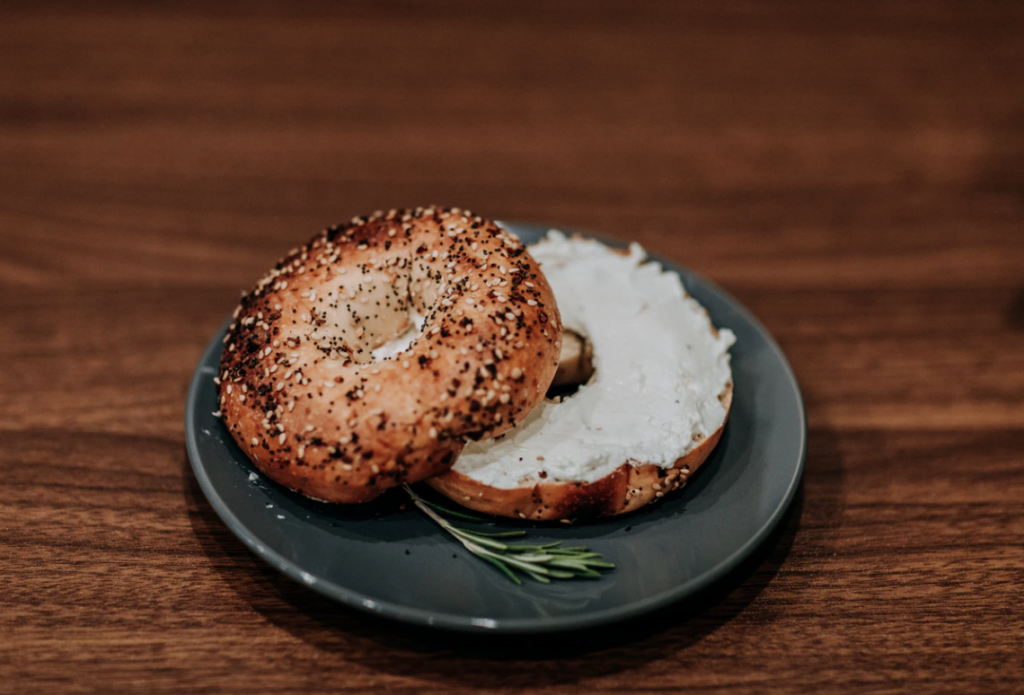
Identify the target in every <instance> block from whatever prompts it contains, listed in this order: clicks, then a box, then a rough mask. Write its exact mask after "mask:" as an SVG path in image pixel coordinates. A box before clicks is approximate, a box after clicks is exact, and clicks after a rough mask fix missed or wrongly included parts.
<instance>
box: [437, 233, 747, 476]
mask: <svg viewBox="0 0 1024 695" xmlns="http://www.w3.org/2000/svg"><path fill="white" fill-rule="evenodd" d="M529 250H530V254H531V255H532V256H533V257H534V258H535V259H536V260H537V262H538V263H540V266H541V269H542V270H543V271H544V275H545V277H546V278H547V279H548V282H549V283H550V284H551V287H552V289H553V290H554V293H555V300H556V301H557V302H558V309H559V312H560V313H561V316H562V322H563V324H564V325H565V327H566V328H570V329H572V330H575V331H576V332H578V333H580V334H582V335H584V336H586V337H587V339H588V340H589V341H590V342H591V344H592V346H593V350H594V367H595V373H594V377H593V378H592V379H591V382H590V383H588V384H586V385H584V386H581V387H580V389H579V391H578V392H577V393H575V394H574V395H572V396H570V397H569V398H567V399H565V400H564V401H562V402H561V403H555V402H553V401H544V402H543V403H541V404H540V405H538V406H537V407H536V408H534V410H533V411H532V412H531V413H530V414H529V415H528V416H527V417H526V419H525V420H524V421H523V422H522V423H520V424H519V425H518V426H517V427H516V428H514V429H513V430H511V431H510V432H508V433H507V434H505V435H504V436H502V437H500V438H498V439H492V440H488V441H484V442H470V443H469V444H468V445H467V446H466V448H465V449H464V450H463V452H462V455H461V456H460V457H459V459H458V460H457V461H456V463H455V466H454V470H456V471H458V472H459V473H462V474H464V475H467V476H469V477H471V478H473V479H474V480H477V481H480V482H482V483H484V484H486V485H490V486H493V487H498V488H514V487H521V486H523V485H526V484H533V483H536V482H540V481H541V480H544V481H545V482H559V481H581V482H594V481H596V480H599V479H600V478H603V477H604V476H606V475H608V474H609V473H611V472H612V471H614V470H615V469H616V468H618V467H619V466H621V465H622V464H623V463H626V462H630V463H633V464H637V463H653V464H657V465H659V466H662V467H669V466H671V465H672V464H673V463H675V461H676V460H677V459H678V458H679V457H680V456H683V455H685V454H686V453H687V452H689V451H690V450H692V449H693V448H694V447H695V446H697V443H696V442H695V441H694V435H697V434H698V433H699V434H700V435H704V436H707V435H710V434H711V433H713V432H714V431H716V430H717V429H718V428H719V427H721V426H722V423H723V422H724V420H725V415H726V412H725V409H724V408H723V406H722V404H721V403H720V402H719V400H718V396H719V394H720V393H722V391H723V390H724V388H725V386H726V384H727V383H728V382H729V381H730V380H731V379H732V372H731V370H730V368H729V353H728V349H729V346H730V345H732V344H733V343H734V342H735V336H734V335H733V334H732V332H731V331H729V330H726V329H721V330H720V331H719V333H718V336H717V337H716V336H715V335H714V333H713V332H712V325H711V321H710V319H709V318H708V316H707V314H706V313H705V312H704V310H703V308H702V307H701V306H700V305H699V304H698V303H697V302H696V300H694V299H692V298H690V297H689V296H687V295H686V293H685V292H684V290H683V285H682V282H681V281H680V279H679V276H678V275H676V274H675V273H668V272H664V271H663V270H662V268H661V266H660V265H658V264H657V263H653V262H645V260H646V257H647V254H646V253H645V252H644V250H643V249H642V248H640V246H638V245H636V244H633V245H632V246H631V247H630V249H629V255H623V254H621V253H616V252H615V251H613V250H611V249H610V248H608V247H607V246H604V245H603V244H601V243H600V242H597V241H593V240H583V239H571V238H569V237H567V236H565V235H564V234H562V233H561V232H558V231H556V230H551V231H550V232H549V233H548V236H547V238H545V239H544V240H542V241H541V242H539V243H537V244H534V245H533V246H531V247H530V249H529Z"/></svg>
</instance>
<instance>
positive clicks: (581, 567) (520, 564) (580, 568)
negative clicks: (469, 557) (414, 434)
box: [404, 485, 615, 584]
mask: <svg viewBox="0 0 1024 695" xmlns="http://www.w3.org/2000/svg"><path fill="white" fill-rule="evenodd" d="M404 487H405V491H406V493H408V495H409V497H410V498H411V499H412V501H413V503H414V504H415V505H416V507H417V508H418V509H419V510H420V511H421V512H423V513H424V514H426V515H427V516H428V517H430V518H431V519H432V520H433V521H434V522H435V523H436V524H437V525H438V526H440V527H441V528H443V529H444V530H445V531H447V532H448V533H449V534H451V535H452V536H454V537H455V539H456V540H458V541H459V542H460V543H462V545H463V547H465V548H466V550H468V551H469V552H471V553H473V554H474V555H476V556H477V557H479V558H481V559H482V560H486V561H487V562H489V563H491V564H492V565H494V566H495V567H497V568H498V570H500V571H501V573H502V574H504V575H505V576H506V577H508V578H509V579H511V580H512V581H514V582H515V583H516V584H522V583H523V582H522V580H521V579H520V578H519V576H518V575H517V574H516V573H515V572H514V571H513V570H519V571H520V572H522V573H523V574H525V575H526V576H528V577H531V578H533V579H535V580H536V581H538V582H543V583H545V584H548V583H550V582H551V580H552V579H575V578H587V579H595V578H597V577H600V576H601V574H600V572H599V570H610V569H614V568H615V565H613V564H612V563H610V562H608V561H607V560H605V559H604V558H603V557H602V556H601V554H600V553H595V552H592V551H591V550H589V549H588V548H587V547H586V546H577V547H573V548H563V547H562V544H561V542H557V543H545V544H543V545H509V544H507V543H503V542H501V541H500V540H497V539H499V538H522V537H523V536H525V535H526V531H499V532H496V533H485V532H483V531H473V530H470V529H465V528H460V527H458V526H453V525H452V524H451V522H449V521H448V520H447V519H445V518H444V517H442V516H441V514H447V515H449V516H453V517H456V518H459V519H466V520H468V521H475V522H481V521H485V519H484V518H482V517H478V516H474V515H471V514H465V513H463V512H459V511H456V510H454V509H449V508H447V507H445V506H443V505H440V504H437V503H436V502H429V501H427V500H425V499H423V498H422V497H420V496H419V495H417V494H416V493H415V492H413V490H412V488H411V487H409V486H408V485H405V486H404ZM439 512H440V513H439Z"/></svg>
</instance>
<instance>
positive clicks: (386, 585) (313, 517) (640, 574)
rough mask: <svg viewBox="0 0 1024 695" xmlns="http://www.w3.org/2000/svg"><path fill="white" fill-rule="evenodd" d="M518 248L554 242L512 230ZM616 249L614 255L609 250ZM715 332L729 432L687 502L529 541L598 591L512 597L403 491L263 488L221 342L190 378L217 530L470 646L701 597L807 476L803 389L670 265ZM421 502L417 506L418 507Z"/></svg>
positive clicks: (535, 590) (574, 584)
mask: <svg viewBox="0 0 1024 695" xmlns="http://www.w3.org/2000/svg"><path fill="white" fill-rule="evenodd" d="M506 226H507V227H508V228H510V229H511V230H513V231H514V232H516V233H517V234H518V235H519V237H520V238H521V239H522V240H523V241H524V242H526V243H531V242H534V241H536V240H537V239H539V238H540V237H541V236H542V235H543V234H544V233H545V232H546V230H547V229H548V227H542V226H538V225H523V224H507V225H506ZM610 243H614V242H610ZM656 260H659V261H660V262H661V263H662V264H663V265H664V267H665V268H666V269H668V270H671V271H674V272H676V273H679V275H680V276H681V277H682V279H683V284H684V286H685V287H686V289H687V291H689V292H690V293H691V294H692V295H693V296H694V297H696V299H697V300H698V301H700V302H701V304H703V305H704V306H705V307H706V308H707V310H708V312H709V313H710V314H711V318H712V320H713V321H714V323H715V324H716V325H718V326H723V327H727V328H730V329H732V330H733V331H734V332H735V333H736V345H735V346H734V347H733V348H732V350H731V353H732V369H733V377H734V381H735V395H734V398H733V405H732V413H731V415H730V418H729V424H728V425H727V426H726V429H725V433H724V435H723V437H722V440H721V443H720V444H719V445H718V448H717V449H716V450H715V452H714V453H713V454H712V456H711V458H710V459H709V460H708V462H707V463H706V464H705V465H704V466H703V467H702V468H701V469H700V471H699V472H698V473H697V474H696V475H695V476H694V479H693V480H692V481H691V482H690V484H689V485H688V486H687V487H685V488H684V489H683V490H682V491H681V492H679V493H676V494H675V495H671V496H669V497H667V498H665V500H664V501H663V502H661V503H659V504H655V505H650V506H648V507H645V508H643V509H641V510H639V511H638V512H636V513H634V514H631V515H627V516H625V517H619V518H615V519H612V520H608V521H602V522H597V523H592V524H585V525H584V524H580V525H576V526H572V527H566V526H555V527H551V526H542V525H537V526H536V527H531V526H529V525H528V524H518V523H515V522H512V521H504V520H502V521H498V522H497V525H498V526H510V527H520V526H528V527H529V528H530V536H531V539H536V540H535V542H538V543H546V542H552V541H564V542H566V543H567V544H568V545H581V544H585V545H589V546H591V547H592V548H593V549H594V550H597V551H599V552H601V553H603V554H604V555H605V557H607V558H608V559H609V560H611V561H612V562H614V563H615V564H616V566H617V568H616V569H615V570H614V571H612V572H609V573H607V574H605V575H604V576H602V577H601V579H595V580H576V581H567V582H560V583H553V584H550V585H545V584H539V583H537V582H533V581H530V580H528V579H527V580H525V581H524V584H523V586H521V587H520V586H516V585H514V584H513V583H512V582H510V581H509V580H508V579H507V578H505V577H504V576H502V575H501V574H499V573H498V572H497V571H496V570H495V569H494V568H493V567H491V566H490V565H487V564H485V563H484V562H482V561H480V560H478V559H476V558H474V557H473V556H472V555H470V554H469V553H468V552H466V551H465V550H464V549H463V548H462V547H461V546H459V545H458V544H456V543H455V542H454V541H453V540H451V539H450V538H449V537H448V536H447V535H446V534H445V533H444V532H443V531H441V530H440V529H439V528H438V527H437V526H435V525H434V524H433V523H431V522H430V521H429V520H428V519H426V518H425V517H424V516H423V515H422V514H420V513H419V512H417V511H415V510H414V509H412V508H410V509H407V510H401V509H399V505H400V504H401V503H402V502H403V501H404V499H403V497H404V495H403V493H402V492H401V491H393V492H390V493H388V494H386V495H383V496H382V497H381V498H380V499H379V500H378V501H375V502H372V503H370V504H367V505H360V506H357V507H354V508H353V507H344V506H340V505H331V504H323V503H320V502H314V501H312V500H309V499H306V498H304V497H302V496H300V495H296V494H294V493H292V492H289V491H288V490H285V489H283V488H281V487H279V486H278V485H276V484H274V483H273V482H271V481H270V480H269V479H267V478H266V477H264V476H262V475H261V474H259V473H257V472H256V470H255V468H254V467H253V466H252V464H250V463H249V461H248V459H247V458H246V457H245V455H244V454H243V453H242V452H241V451H240V450H239V449H238V448H237V447H236V446H235V444H234V442H233V441H232V439H231V437H230V435H229V434H228V432H227V430H226V428H225V427H224V426H223V424H222V423H221V421H220V420H219V419H218V418H216V417H214V416H213V414H212V413H213V411H214V410H216V409H217V401H216V392H215V388H214V384H213V377H214V376H215V375H216V370H217V365H218V363H219V359H220V352H221V338H222V337H223V335H224V333H223V331H224V329H226V324H225V326H224V327H222V330H221V332H219V333H218V334H217V335H216V336H214V338H213V340H212V341H211V342H210V345H209V347H208V348H207V349H206V352H205V353H204V354H203V358H202V361H201V362H200V363H199V366H198V368H197V369H196V372H195V375H194V377H193V379H192V385H191V389H190V391H189V396H188V405H187V411H186V413H185V431H186V438H187V443H188V453H189V456H190V457H191V459H192V467H193V469H194V470H195V474H196V478H197V479H198V480H199V484H200V486H201V487H202V489H203V492H204V493H205V494H206V497H207V499H209V501H210V504H211V505H212V506H213V508H214V510H216V512H217V514H219V515H220V517H221V519H223V520H224V523H226V524H227V525H228V527H229V528H230V529H231V530H232V531H233V532H234V533H235V535H237V536H238V537H239V538H240V539H241V540H242V541H243V542H244V543H245V544H246V545H247V546H249V548H250V549H252V551H253V552H254V553H256V554H257V555H259V556H260V557H261V558H263V559H264V560H266V561H267V562H269V563H270V564H271V565H273V566H274V567H276V568H278V569H279V570H281V571H282V572H284V573H285V574H286V575H288V576H289V577H291V578H292V579H294V580H296V581H298V582H301V583H303V584H305V585H307V586H308V587H309V588H310V589H312V590H314V591H318V592H320V593H322V594H324V595H326V596H329V597H331V598H333V599H335V600H337V601H340V602H341V603H343V604H345V605H348V606H352V607H353V608H357V609H360V610H364V611H368V612H370V613H375V614H377V615H381V616H385V617H388V618H394V619H397V620H402V621H406V622H410V623H416V624H420V625H429V626H435V627H440V628H447V629H452V630H462V631H472V632H510V633H511V632H516V633H530V632H554V631H559V630H570V629H578V628H583V627H589V626H594V625H598V624H602V623H608V622H612V621H615V620H620V619H623V618H627V617H632V616H636V615H639V614H641V613H644V612H647V611H651V610H653V609H655V608H658V607H660V606H663V605H665V604H668V603H670V602H673V601H677V600H679V599H681V598H683V597H684V596H688V595H690V594H692V593H694V592H696V591H697V590H699V589H702V588H704V587H705V586H707V585H708V584H710V583H711V582H714V581H715V580H716V579H718V578H719V577H722V576H723V575H724V574H725V573H726V572H728V571H729V570H730V569H732V568H733V567H735V566H736V565H738V564H739V563H740V561H741V560H743V559H744V558H745V557H746V556H747V555H749V554H750V553H751V552H752V551H753V550H754V549H755V548H756V547H757V546H758V545H759V543H760V542H761V541H763V540H764V539H765V538H766V537H767V536H768V534H769V532H770V531H771V530H772V528H773V527H774V526H775V525H776V524H777V523H778V521H779V520H780V519H781V518H782V516H783V513H784V512H785V510H786V508H787V507H788V505H789V503H790V502H791V501H792V499H793V495H794V493H795V492H796V489H797V484H798V483H799V480H800V474H801V471H802V470H803V461H804V448H805V440H806V424H805V420H804V409H803V403H802V401H801V397H800V390H799V387H798V386H797V383H796V379H795V378H794V376H793V372H792V370H791V369H790V367H789V364H788V363H787V362H786V358H785V357H784V356H783V355H782V352H781V351H780V350H779V347H778V346H777V345H776V344H775V342H774V341H773V340H772V338H771V337H770V336H769V335H768V333H767V332H766V331H765V329H764V328H763V327H762V326H761V325H760V324H759V323H758V322H757V320H756V319H754V317H753V316H751V315H750V314H749V313H748V312H747V311H746V310H745V309H744V308H743V307H741V306H740V305H739V304H738V303H737V302H736V301H735V300H733V299H732V298H731V297H729V296H728V295H727V294H725V293H724V292H723V291H722V290H720V289H718V288H717V287H715V286H714V285H712V284H710V283H708V282H707V281H705V280H703V279H701V278H700V277H698V276H696V275H694V274H692V273H690V272H689V271H687V270H686V269H685V268H682V267H680V266H678V265H676V264H674V263H671V262H667V261H664V260H661V259H656ZM424 494H426V493H424Z"/></svg>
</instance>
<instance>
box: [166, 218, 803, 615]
mask: <svg viewBox="0 0 1024 695" xmlns="http://www.w3.org/2000/svg"><path fill="white" fill-rule="evenodd" d="M502 224H505V225H508V226H509V227H511V228H512V231H515V228H516V227H521V228H529V229H534V230H549V229H560V230H562V231H563V232H565V233H568V234H573V233H575V234H580V235H583V236H587V237H590V238H593V239H597V240H598V241H601V242H603V243H608V244H609V245H615V246H620V247H621V246H622V245H624V244H627V243H629V242H624V241H623V240H621V239H615V238H609V237H605V236H604V235H601V234H593V233H591V232H589V231H587V230H580V229H572V228H567V227H560V226H557V225H551V226H548V225H544V224H539V223H533V222H511V221H509V222H502ZM645 251H647V249H645ZM647 256H648V258H649V259H650V260H652V261H655V262H657V263H660V264H661V265H662V267H666V268H668V269H669V270H672V271H673V272H676V271H675V268H680V269H683V270H685V271H686V272H687V273H688V274H689V275H691V276H693V277H696V278H698V279H699V280H700V281H701V282H703V283H705V284H706V285H707V286H708V287H710V288H711V289H713V290H714V291H715V292H717V293H719V294H720V295H721V296H722V297H723V298H724V299H725V300H727V301H728V302H729V303H730V304H731V305H732V307H733V309H734V310H736V311H737V312H738V313H739V314H741V315H742V316H743V317H744V318H745V319H746V320H747V321H749V322H750V323H751V324H752V325H753V326H754V327H755V328H756V329H757V330H758V331H759V332H760V333H762V334H763V336H764V337H765V338H766V340H767V344H768V346H769V347H770V348H771V351H772V352H773V353H774V355H775V357H776V358H777V359H778V361H779V362H780V363H781V365H782V367H783V369H784V372H785V374H786V377H787V383H788V385H789V386H790V387H792V389H793V392H794V395H795V396H796V405H797V409H798V411H799V421H800V441H799V456H798V459H799V460H798V461H797V465H796V468H795V469H794V473H793V477H792V479H791V480H790V481H789V485H788V487H787V488H786V492H785V494H784V496H783V498H782V501H781V503H780V504H779V505H778V506H777V507H776V508H775V510H774V511H773V512H772V514H771V515H770V516H769V517H768V518H767V520H766V521H765V522H764V523H763V524H762V525H761V527H760V528H759V529H758V531H757V532H756V533H754V534H753V535H751V537H750V538H749V539H747V541H746V542H745V543H744V544H743V545H741V546H740V547H739V548H737V549H736V550H735V551H734V552H733V553H732V554H731V555H729V556H728V557H726V558H725V559H724V560H722V561H721V562H719V563H718V564H717V565H715V566H714V567H712V568H711V569H710V570H708V571H706V572H704V573H702V574H701V575H699V576H697V577H693V578H692V579H690V580H689V581H686V582H683V583H682V584H679V585H677V586H675V587H673V588H671V589H668V590H665V591H662V592H660V593H658V594H655V595H654V596H649V597H647V598H644V599H641V600H639V601H633V602H631V603H626V604H624V605H621V606H616V607H614V608H605V609H602V610H598V611H594V612H591V613H586V614H583V615H568V616H559V617H554V618H552V617H542V618H536V617H534V618H498V619H495V618H487V617H471V616H458V615H451V614H446V613H438V612H436V611H431V610H426V609H423V608H417V607H415V606H407V605H403V604H400V603H395V602H392V601H381V600H378V599H374V598H371V597H369V596H367V595H365V594H362V593H360V592H358V591H355V590H352V589H348V588H346V587H343V586H340V585H338V584H335V583H334V582H332V581H330V580H329V579H325V578H323V577H319V576H316V575H314V574H311V573H309V572H307V571H306V570H304V569H301V568H300V567H299V566H298V565H297V564H296V563H295V562H293V561H292V560H289V559H288V558H286V557H284V556H283V555H281V554H280V553H278V552H277V551H275V550H273V549H272V548H268V547H266V546H265V545H263V544H261V543H259V542H258V541H257V540H256V539H255V537H254V533H253V532H252V531H250V530H249V529H248V528H247V527H246V526H245V524H244V523H242V521H241V520H240V519H239V518H238V517H237V516H236V515H235V514H234V512H233V511H232V510H231V508H230V506H229V505H228V504H227V503H226V502H225V501H224V499H223V498H222V497H221V495H220V493H219V492H218V491H217V489H216V487H215V486H214V485H213V483H212V481H211V480H210V478H209V476H208V475H207V473H206V470H205V468H204V467H203V466H202V465H200V464H199V461H201V456H200V454H199V443H198V434H197V427H196V425H195V423H194V419H195V414H196V412H197V408H198V398H199V389H200V388H201V384H202V382H204V381H205V380H206V379H207V378H208V373H206V372H204V367H203V365H204V364H205V363H206V362H207V358H208V357H209V355H210V353H211V352H215V351H219V350H220V349H222V348H221V341H222V335H223V333H224V331H225V330H226V328H227V326H228V325H229V324H230V322H231V318H228V319H226V320H225V321H224V323H222V324H221V326H220V328H219V329H218V330H217V332H216V333H215V335H214V337H213V339H212V340H211V341H210V343H208V344H207V346H206V348H205V349H204V350H203V352H202V356H201V357H200V359H199V363H198V364H197V365H196V369H195V371H194V372H193V374H192V379H191V381H190V383H189V389H188V396H187V398H186V402H185V447H186V449H187V451H188V457H189V463H190V464H191V467H192V472H193V474H194V475H195V477H196V480H197V482H198V483H199V487H200V489H201V490H202V491H203V494H204V495H205V496H206V499H207V501H208V502H209V503H210V506H211V507H213V510H214V512H215V513H216V514H217V516H218V517H220V519H221V521H223V522H224V524H225V525H226V526H227V527H228V528H229V529H230V530H231V532H232V533H233V534H234V535H235V536H236V537H237V538H238V539H239V540H241V541H242V543H243V544H244V545H245V546H246V547H247V548H248V549H249V550H250V551H251V552H252V553H253V554H255V555H256V556H257V557H259V558H260V559H262V560H264V561H265V562H267V563H268V564H269V565H271V566H272V567H273V568H274V569H276V570H278V571H279V572H281V573H282V574H284V575H285V576H287V577H289V578H290V579H292V580H294V581H296V582H298V583H299V584H302V585H303V586H305V587H307V588H309V589H312V590H313V591H315V592H317V593H319V594H321V595H323V596H326V597H327V598H330V599H333V600H335V601H337V602H339V603H341V604H342V605H345V606H348V607H350V608H354V609H356V610H359V611H362V612H364V613H369V614H371V615H376V616H380V617H384V618H388V619H390V620H394V621H397V622H403V623H410V624H414V625H419V626H423V627H433V628H441V629H445V630H450V631H454V632H467V633H476V634H499V633H506V634H540V633H555V632H567V631H571V630H579V629H585V628H588V627H594V626H597V625H604V624H607V623H612V622H618V621H621V620H626V619H628V618H631V617H636V616H639V615H643V614H645V613H648V612H651V611H654V610H657V609H658V608H661V607H664V606H667V605H669V604H671V603H675V602H676V601H679V600H681V599H682V598H684V597H686V596H688V595H691V594H693V593H696V592H698V591H700V590H701V589H704V588H705V587H707V586H710V585H711V584H713V583H714V582H716V581H718V580H719V579H721V578H722V577H723V576H725V575H726V574H728V573H729V572H730V571H732V570H733V569H735V568H736V567H737V566H739V565H740V563H741V562H742V561H743V560H744V559H746V558H747V557H748V556H750V554H751V553H753V552H754V550H756V549H757V547H758V546H759V545H761V543H763V542H764V541H765V539H766V538H768V536H769V535H770V534H771V532H772V530H774V529H775V527H776V526H777V525H778V524H779V522H780V521H781V520H782V518H783V516H784V515H785V513H786V511H787V510H788V509H789V507H790V505H791V504H792V502H793V499H794V497H795V496H796V491H797V489H798V488H799V486H800V480H801V478H802V477H803V471H804V464H805V461H806V458H807V411H806V408H805V407H804V399H803V394H802V392H801V391H800V384H799V382H798V381H797V378H796V373H795V372H794V371H793V368H792V366H791V365H790V364H789V360H787V359H786V355H785V353H783V352H782V348H780V347H779V345H778V343H777V342H776V341H775V338H774V336H772V334H771V333H770V332H769V331H768V330H767V329H766V328H765V327H764V325H763V324H762V323H761V322H760V321H759V320H758V319H757V317H756V316H754V314H753V313H752V312H751V311H750V310H749V309H747V307H746V306H744V305H743V304H742V303H740V302H739V301H737V300H736V298H735V297H733V296H732V295H731V294H729V293H728V292H726V291H725V290H724V289H722V288H721V287H720V286H719V285H717V284H716V283H714V282H711V281H710V280H708V279H707V278H705V277H703V276H702V275H700V274H698V273H694V272H693V271H691V270H690V269H689V268H688V267H686V266H684V265H682V264H681V263H677V262H675V261H672V260H669V259H666V258H664V257H662V256H659V255H656V254H653V253H650V252H647ZM310 577H312V578H313V579H314V581H312V582H311V581H310Z"/></svg>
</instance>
